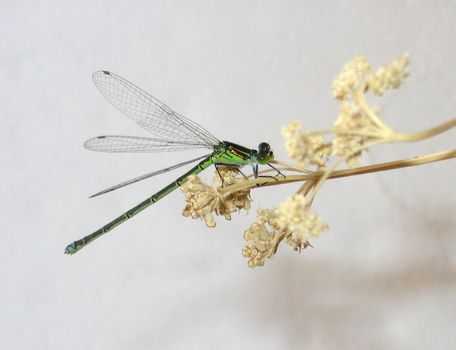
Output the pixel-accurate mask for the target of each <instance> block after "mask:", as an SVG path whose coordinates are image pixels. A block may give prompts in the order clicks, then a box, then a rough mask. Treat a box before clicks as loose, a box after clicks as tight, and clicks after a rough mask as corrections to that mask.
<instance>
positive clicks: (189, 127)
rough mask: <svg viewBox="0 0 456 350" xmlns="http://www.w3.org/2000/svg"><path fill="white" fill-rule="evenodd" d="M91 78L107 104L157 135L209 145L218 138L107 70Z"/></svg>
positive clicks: (163, 137)
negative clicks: (109, 103)
mask: <svg viewBox="0 0 456 350" xmlns="http://www.w3.org/2000/svg"><path fill="white" fill-rule="evenodd" d="M92 78H93V81H94V83H95V85H96V86H97V88H98V89H99V90H100V92H101V93H102V94H103V95H104V96H105V97H106V99H107V100H108V101H109V102H111V104H113V105H114V106H115V107H117V108H118V109H119V110H120V111H121V112H122V113H124V114H125V115H127V116H128V117H130V118H131V119H133V120H134V121H135V122H136V123H137V124H138V125H140V126H141V127H143V128H144V129H146V130H148V131H150V132H151V133H153V134H154V135H155V136H156V137H158V138H159V139H163V140H173V141H180V142H186V143H199V144H201V145H205V146H209V147H212V146H215V145H217V144H218V143H219V142H220V141H219V140H218V139H217V138H216V137H215V136H213V135H211V134H210V133H209V132H208V131H207V130H206V129H204V128H203V127H202V126H201V125H198V124H197V123H195V122H193V121H191V120H190V119H187V118H185V117H184V116H182V115H180V114H178V113H176V112H174V111H173V110H172V109H171V108H169V107H168V106H167V105H165V104H164V103H162V102H160V101H159V100H157V99H156V98H155V97H153V96H151V95H149V94H148V93H147V92H145V91H143V90H141V89H140V88H139V87H137V86H136V85H134V84H132V83H130V82H129V81H127V80H125V79H124V78H122V77H120V76H118V75H115V74H114V73H111V72H108V71H97V72H95V73H93V76H92Z"/></svg>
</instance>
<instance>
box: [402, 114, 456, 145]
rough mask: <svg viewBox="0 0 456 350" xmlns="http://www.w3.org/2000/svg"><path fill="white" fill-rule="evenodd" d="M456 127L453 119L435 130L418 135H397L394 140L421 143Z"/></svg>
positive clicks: (455, 121) (421, 132)
mask: <svg viewBox="0 0 456 350" xmlns="http://www.w3.org/2000/svg"><path fill="white" fill-rule="evenodd" d="M455 126H456V118H455V119H451V120H449V121H447V122H446V123H443V124H441V125H439V126H436V127H434V128H431V129H428V130H424V131H420V132H417V133H413V134H396V135H395V137H394V140H396V141H403V142H404V141H405V142H412V141H421V140H424V139H427V138H430V137H433V136H436V135H438V134H441V133H443V132H445V131H448V130H450V129H451V128H454V127H455Z"/></svg>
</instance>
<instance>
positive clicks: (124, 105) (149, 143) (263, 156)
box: [65, 71, 275, 254]
mask: <svg viewBox="0 0 456 350" xmlns="http://www.w3.org/2000/svg"><path fill="white" fill-rule="evenodd" d="M92 78H93V81H94V83H95V85H96V87H97V88H98V89H99V90H100V92H101V93H102V94H103V95H104V97H105V98H106V99H107V100H108V101H109V102H110V103H111V104H113V105H114V106H115V107H116V108H118V109H119V110H120V111H121V112H122V113H124V114H125V115H127V116H128V117H130V118H131V119H133V120H134V121H135V122H136V123H137V124H138V125H139V126H141V127H143V128H144V129H146V130H148V131H149V132H151V133H152V134H153V135H154V136H155V137H154V138H149V137H137V136H118V135H106V136H98V137H95V138H92V139H90V140H88V141H86V142H85V143H84V147H85V148H87V149H89V150H91V151H98V152H144V153H148V152H150V153H152V152H166V151H184V150H190V149H197V148H207V149H210V150H211V153H210V154H206V155H204V156H201V157H198V158H195V159H191V160H188V161H185V162H183V163H180V164H176V165H173V166H170V167H168V168H165V169H162V170H158V171H154V172H151V173H148V174H145V175H142V176H139V177H136V178H133V179H130V180H128V181H124V182H122V183H120V184H118V185H115V186H112V187H109V188H107V189H105V190H103V191H101V192H98V193H96V194H94V195H93V196H91V197H95V196H98V195H101V194H104V193H107V192H111V191H113V190H116V189H118V188H121V187H124V186H127V185H129V184H132V183H135V182H138V181H140V180H144V179H147V178H150V177H152V176H155V175H158V174H162V173H165V172H167V171H170V170H174V169H176V168H179V167H182V166H184V165H187V164H190V163H193V162H197V161H199V162H198V164H196V165H195V166H194V167H193V168H192V169H190V170H189V171H187V172H186V173H185V174H184V175H182V176H180V177H179V178H177V179H176V180H175V181H174V182H172V183H170V184H169V185H168V186H166V187H164V188H163V189H161V190H160V191H158V192H157V193H155V194H153V195H152V196H150V197H149V198H147V199H146V200H144V201H143V202H141V203H139V204H138V205H137V206H135V207H133V208H131V209H130V210H128V211H127V212H125V213H123V214H122V215H120V216H119V217H117V218H115V219H114V220H112V221H111V222H109V223H107V224H106V225H104V226H103V227H101V228H99V229H98V230H96V231H95V232H93V233H91V234H89V235H87V236H86V237H84V238H82V239H80V240H77V241H75V242H73V243H71V244H69V245H68V246H67V247H66V248H65V254H74V253H76V252H78V251H79V250H80V249H82V248H84V247H85V246H86V245H87V244H89V243H90V242H92V241H94V240H95V239H97V238H98V237H101V236H102V235H104V234H105V233H108V232H110V231H111V230H112V229H113V228H115V227H116V226H118V225H120V224H122V223H123V222H125V221H127V220H128V219H130V218H132V217H133V216H135V215H136V214H138V213H139V212H141V211H143V210H144V209H146V208H147V207H149V206H150V205H152V204H154V203H156V202H158V201H159V200H160V199H162V198H163V197H165V196H167V195H168V194H170V193H171V192H172V191H174V190H176V189H177V188H179V187H180V186H181V185H182V184H184V183H185V182H186V181H187V179H188V177H189V176H190V175H196V174H199V173H200V172H202V171H203V170H205V169H207V168H208V167H210V166H211V165H214V166H215V167H216V169H217V166H219V165H225V166H233V167H236V168H240V167H242V166H244V165H251V166H252V169H253V173H254V176H255V177H258V164H263V165H265V164H268V165H269V166H270V167H272V168H274V169H275V167H274V166H273V165H271V164H270V162H271V161H272V160H273V159H274V155H273V152H272V150H271V147H270V145H269V144H268V143H266V142H262V143H260V144H259V146H258V150H255V149H249V148H246V147H243V146H240V145H237V144H235V143H232V142H228V141H220V140H218V139H217V138H216V137H215V136H213V135H212V134H210V133H209V132H208V131H207V130H206V129H205V128H203V127H202V126H201V125H198V124H197V123H195V122H193V121H191V120H189V119H187V118H185V117H184V116H182V115H180V114H179V113H176V112H174V111H173V110H172V109H170V108H169V107H168V106H166V105H165V104H163V103H162V102H160V101H159V100H157V99H156V98H154V97H152V96H151V95H149V94H148V93H146V92H144V91H143V90H141V89H140V88H138V87H137V86H135V85H134V84H132V83H131V82H129V81H127V80H126V79H124V78H122V77H120V76H118V75H115V74H113V73H111V72H108V71H98V72H95V73H94V74H93V76H92ZM217 171H218V170H217Z"/></svg>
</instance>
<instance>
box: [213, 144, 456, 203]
mask: <svg viewBox="0 0 456 350" xmlns="http://www.w3.org/2000/svg"><path fill="white" fill-rule="evenodd" d="M451 158H456V150H449V151H443V152H437V153H432V154H428V155H425V156H417V157H414V158H409V159H402V160H397V161H393V162H386V163H379V164H374V165H368V166H362V167H356V168H352V169H344V170H335V171H333V172H330V174H329V176H328V177H327V178H328V179H336V178H341V177H348V176H356V175H362V174H368V173H375V172H380V171H387V170H394V169H400V168H406V167H411V166H418V165H423V164H428V163H433V162H438V161H441V160H446V159H451ZM278 163H279V164H286V163H283V162H278ZM288 168H289V167H287V168H279V170H281V171H285V170H287V169H288ZM294 168H295V167H294ZM268 171H269V170H268ZM325 174H327V172H325V171H317V172H313V173H311V174H305V175H288V176H287V177H285V178H276V179H273V178H257V179H250V180H245V181H242V182H238V183H235V184H233V185H230V186H227V187H223V188H219V189H218V190H219V193H220V194H221V195H222V196H223V195H226V194H229V193H232V192H235V191H239V190H245V189H248V188H251V189H254V188H257V187H258V186H260V187H264V186H276V185H282V184H287V183H293V182H300V181H309V180H310V181H318V180H319V179H321V178H322V177H323V176H325Z"/></svg>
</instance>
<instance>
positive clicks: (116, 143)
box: [84, 135, 212, 153]
mask: <svg viewBox="0 0 456 350" xmlns="http://www.w3.org/2000/svg"><path fill="white" fill-rule="evenodd" d="M84 147H85V148H87V149H88V150H91V151H96V152H109V153H156V152H171V151H186V150H190V149H196V148H212V147H208V146H206V145H201V144H199V143H193V144H192V143H185V142H175V141H167V140H160V139H154V138H150V137H138V136H120V135H119V136H117V135H106V136H98V137H94V138H92V139H89V140H87V141H86V142H84Z"/></svg>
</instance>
